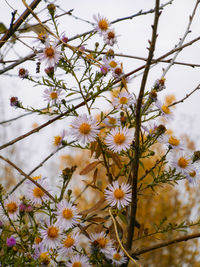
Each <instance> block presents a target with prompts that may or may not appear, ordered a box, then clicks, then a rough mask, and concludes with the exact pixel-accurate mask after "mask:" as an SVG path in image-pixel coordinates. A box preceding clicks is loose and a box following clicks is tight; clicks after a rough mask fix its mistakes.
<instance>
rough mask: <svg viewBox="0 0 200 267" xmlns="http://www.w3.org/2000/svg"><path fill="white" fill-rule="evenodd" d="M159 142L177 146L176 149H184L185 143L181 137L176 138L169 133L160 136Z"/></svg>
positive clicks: (172, 146) (173, 146)
mask: <svg viewBox="0 0 200 267" xmlns="http://www.w3.org/2000/svg"><path fill="white" fill-rule="evenodd" d="M158 142H159V143H162V144H167V145H169V146H170V147H171V148H175V149H184V145H183V143H182V140H181V139H179V138H176V137H175V136H173V135H168V134H162V135H161V136H160V137H159V138H158Z"/></svg>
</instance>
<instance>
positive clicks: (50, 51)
mask: <svg viewBox="0 0 200 267" xmlns="http://www.w3.org/2000/svg"><path fill="white" fill-rule="evenodd" d="M45 55H46V56H47V57H49V58H52V57H54V55H55V51H54V49H53V48H52V47H51V46H50V47H48V48H46V49H45Z"/></svg>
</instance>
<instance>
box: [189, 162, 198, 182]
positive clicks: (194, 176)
mask: <svg viewBox="0 0 200 267" xmlns="http://www.w3.org/2000/svg"><path fill="white" fill-rule="evenodd" d="M199 177H200V171H199V164H197V163H193V164H192V167H191V170H190V171H189V172H188V173H187V174H186V178H187V180H188V182H189V183H191V184H193V185H195V184H196V182H197V180H198V179H199Z"/></svg>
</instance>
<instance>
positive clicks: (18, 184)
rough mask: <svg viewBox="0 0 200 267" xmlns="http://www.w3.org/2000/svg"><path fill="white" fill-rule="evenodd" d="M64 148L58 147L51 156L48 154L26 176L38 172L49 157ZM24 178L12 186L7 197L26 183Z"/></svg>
mask: <svg viewBox="0 0 200 267" xmlns="http://www.w3.org/2000/svg"><path fill="white" fill-rule="evenodd" d="M64 147H65V146H62V147H60V148H59V149H57V150H56V151H54V152H52V153H51V154H49V155H48V156H47V157H46V158H45V159H44V160H43V161H42V162H40V163H39V164H38V165H37V166H36V167H35V168H34V169H33V170H32V171H30V172H29V173H28V176H30V175H31V174H33V173H34V172H35V171H36V170H38V169H39V168H41V167H42V166H43V165H44V163H45V162H46V161H47V160H49V159H50V158H51V157H53V156H54V155H55V153H57V152H58V151H60V150H61V149H63V148H64ZM26 179H27V178H26V177H25V178H23V179H22V180H21V181H20V182H19V183H17V184H16V185H15V186H14V188H13V189H12V190H11V191H10V192H9V193H8V194H9V195H12V194H13V193H14V192H15V191H16V189H17V188H18V187H19V186H21V185H22V184H23V183H24V182H25V181H26Z"/></svg>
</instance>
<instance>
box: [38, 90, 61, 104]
mask: <svg viewBox="0 0 200 267" xmlns="http://www.w3.org/2000/svg"><path fill="white" fill-rule="evenodd" d="M62 95H63V91H62V89H61V88H58V89H56V88H48V89H45V90H44V94H43V97H44V100H45V101H48V104H52V105H55V104H58V103H59V102H60V99H61V97H62Z"/></svg>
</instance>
